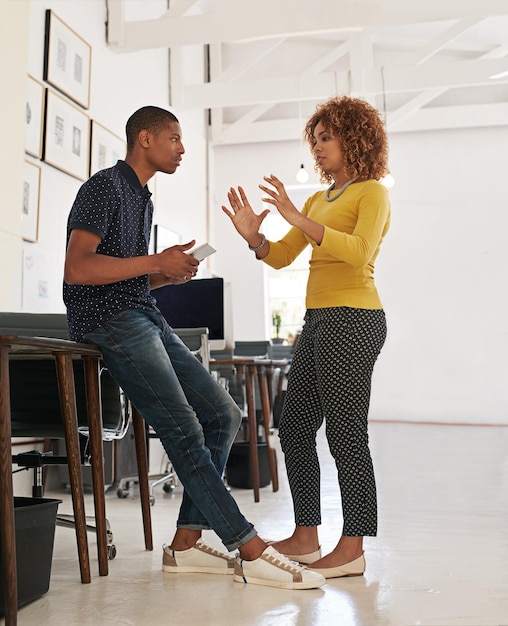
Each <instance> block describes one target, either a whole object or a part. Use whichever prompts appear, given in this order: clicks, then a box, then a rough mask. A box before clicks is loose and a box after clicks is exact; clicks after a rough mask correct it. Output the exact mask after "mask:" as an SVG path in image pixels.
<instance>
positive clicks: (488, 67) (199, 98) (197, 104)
mask: <svg viewBox="0 0 508 626" xmlns="http://www.w3.org/2000/svg"><path fill="white" fill-rule="evenodd" d="M504 70H506V60H505V59H502V58H501V59H497V58H496V59H478V60H474V61H460V62H456V63H441V64H440V65H439V71H436V68H435V66H432V65H429V64H424V65H419V66H417V67H414V66H411V65H404V66H400V65H389V66H386V67H383V68H372V69H369V68H367V69H365V70H363V71H362V76H361V78H362V80H361V89H359V88H357V85H355V77H354V76H353V81H352V85H351V75H350V73H349V72H345V71H344V72H327V73H323V74H315V75H306V79H305V81H304V87H302V82H301V80H300V77H299V76H298V75H294V76H282V77H281V76H279V77H276V78H271V77H270V78H265V79H261V80H257V81H252V82H244V83H242V84H241V85H240V86H239V85H238V84H230V83H228V84H224V83H205V84H192V85H186V86H184V91H185V99H184V101H185V104H186V106H187V107H189V108H201V109H211V108H214V107H230V106H245V105H254V104H256V105H257V104H260V103H281V102H298V101H300V100H314V99H322V98H328V97H329V96H330V95H331V94H333V93H338V94H340V93H350V91H351V90H352V91H353V92H354V93H355V95H357V96H362V95H363V96H372V95H381V94H389V93H410V92H420V91H422V90H424V89H437V88H441V89H452V88H457V87H473V86H476V87H477V86H492V85H493V84H494V83H493V81H492V80H491V79H490V78H489V76H492V75H493V74H496V73H500V72H502V71H504ZM500 83H508V77H505V78H502V79H499V80H498V81H496V84H500Z"/></svg>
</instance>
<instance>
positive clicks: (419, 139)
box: [213, 128, 508, 424]
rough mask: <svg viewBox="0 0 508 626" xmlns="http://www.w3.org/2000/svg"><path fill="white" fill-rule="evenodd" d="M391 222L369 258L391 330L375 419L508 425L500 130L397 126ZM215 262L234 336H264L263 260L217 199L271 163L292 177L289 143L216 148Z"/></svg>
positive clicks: (507, 144) (251, 186) (506, 149)
mask: <svg viewBox="0 0 508 626" xmlns="http://www.w3.org/2000/svg"><path fill="white" fill-rule="evenodd" d="M390 146H391V152H390V154H391V158H390V164H391V170H392V172H393V174H394V176H395V178H396V185H395V187H393V188H392V190H391V192H390V196H391V200H392V209H393V216H392V227H391V230H390V232H389V234H388V236H387V238H386V240H385V242H384V245H383V248H382V250H381V253H380V256H379V259H378V263H377V272H376V273H377V277H376V280H377V285H378V288H379V291H380V294H381V297H382V300H383V303H384V306H385V309H386V313H387V317H388V325H389V336H388V340H387V343H386V345H385V347H384V350H383V352H382V355H381V357H380V359H379V362H378V364H377V367H376V371H375V377H374V387H373V402H372V411H371V416H372V418H373V419H396V420H399V419H401V420H410V421H419V420H423V421H446V422H452V423H460V422H466V423H474V422H479V423H496V424H506V423H508V366H507V358H506V355H507V354H508V333H507V331H506V322H505V316H506V308H507V304H508V289H507V286H506V285H507V281H506V278H505V268H504V265H505V246H506V233H507V231H508V211H507V209H508V207H507V201H506V197H505V193H504V186H505V185H504V178H505V176H506V172H507V171H508V128H488V129H469V130H455V131H447V132H426V133H415V134H404V135H398V134H393V135H392V136H391V138H390ZM215 158H216V162H215V175H214V180H215V197H214V202H213V210H214V212H215V214H216V219H217V220H219V219H222V220H223V222H224V225H223V228H222V229H217V239H216V243H217V246H218V250H219V254H218V255H217V256H218V259H217V261H218V267H219V269H220V273H221V274H223V275H224V276H225V277H227V278H229V279H230V280H231V281H232V283H233V288H234V299H235V300H234V301H235V308H234V314H235V332H236V335H237V338H238V339H259V338H262V337H264V335H263V333H264V326H263V325H262V316H263V303H262V286H261V285H260V282H261V280H262V274H263V272H262V264H261V263H259V262H256V261H255V260H254V258H253V254H252V253H251V252H249V251H248V250H247V249H246V246H245V244H244V243H243V241H242V240H241V239H240V238H239V237H238V236H237V235H236V232H235V231H234V229H233V227H232V225H231V224H230V223H229V220H228V218H226V216H223V215H220V211H221V210H220V204H221V203H224V202H225V201H226V199H227V198H226V193H227V189H228V188H229V187H230V186H231V185H238V184H241V185H243V186H244V187H245V189H246V191H247V193H248V195H249V197H250V198H251V200H252V204H253V206H254V207H255V210H259V209H261V208H263V207H262V203H261V200H260V199H261V197H262V194H261V191H260V190H258V189H257V185H258V184H259V183H260V182H261V180H262V176H263V175H264V174H267V173H271V172H273V173H274V174H276V175H278V176H279V177H280V178H281V179H282V180H283V181H285V182H287V183H290V184H294V172H295V168H296V166H297V163H298V162H299V148H298V145H297V144H296V143H294V144H289V143H287V144H270V145H266V144H263V145H253V146H228V147H219V148H217V149H216V150H215Z"/></svg>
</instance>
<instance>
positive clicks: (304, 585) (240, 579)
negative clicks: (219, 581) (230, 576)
mask: <svg viewBox="0 0 508 626" xmlns="http://www.w3.org/2000/svg"><path fill="white" fill-rule="evenodd" d="M234 581H235V582H236V583H243V584H251V585H263V586H265V587H276V588H277V589H318V588H319V587H321V586H322V585H324V584H325V582H326V581H325V580H323V582H320V583H316V582H315V581H314V582H312V581H307V582H305V581H302V582H301V583H285V582H282V581H280V580H266V579H264V578H251V577H249V578H247V577H245V576H238V574H235V575H234Z"/></svg>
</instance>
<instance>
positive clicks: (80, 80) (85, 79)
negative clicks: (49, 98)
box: [43, 9, 92, 109]
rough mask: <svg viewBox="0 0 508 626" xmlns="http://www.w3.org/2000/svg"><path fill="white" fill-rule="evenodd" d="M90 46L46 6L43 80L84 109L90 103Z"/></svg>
mask: <svg viewBox="0 0 508 626" xmlns="http://www.w3.org/2000/svg"><path fill="white" fill-rule="evenodd" d="M91 69H92V46H91V45H90V44H89V43H87V42H86V41H85V40H84V39H83V38H82V37H81V36H80V35H78V34H77V33H76V32H75V31H74V30H73V29H72V28H71V27H70V26H68V25H67V24H66V23H65V22H64V21H63V20H61V19H60V18H59V17H58V16H57V15H56V14H55V13H54V11H52V10H51V9H47V10H46V25H45V32H44V76H43V78H44V80H45V81H46V82H48V83H49V84H50V85H52V86H53V87H55V89H58V91H61V92H62V93H64V94H65V95H66V96H67V97H68V98H70V99H71V100H73V101H74V102H76V103H77V104H79V105H80V106H82V107H83V108H85V109H88V108H89V106H90V79H91Z"/></svg>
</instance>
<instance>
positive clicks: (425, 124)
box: [213, 102, 508, 145]
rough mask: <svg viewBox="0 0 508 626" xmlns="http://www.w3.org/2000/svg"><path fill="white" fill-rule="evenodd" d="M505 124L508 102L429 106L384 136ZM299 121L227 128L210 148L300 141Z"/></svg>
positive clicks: (268, 122) (257, 123) (389, 127)
mask: <svg viewBox="0 0 508 626" xmlns="http://www.w3.org/2000/svg"><path fill="white" fill-rule="evenodd" d="M506 125H508V103H505V102H502V103H498V104H481V105H461V106H453V107H429V108H422V109H418V110H416V111H414V113H413V114H412V115H411V116H408V117H407V118H405V119H403V120H400V121H399V122H397V124H396V125H394V126H393V127H392V126H391V125H390V121H389V118H388V121H387V130H388V133H393V134H396V133H404V132H419V131H429V130H446V129H457V128H486V127H492V126H506ZM301 135H302V124H301V120H299V119H297V118H294V119H286V120H262V121H258V122H254V123H253V124H251V125H250V126H248V127H242V128H235V129H234V130H233V128H232V129H231V131H230V132H229V127H228V125H225V127H224V133H223V135H222V136H221V138H220V139H218V140H217V141H214V142H213V145H230V144H231V145H233V144H249V143H262V142H280V141H301Z"/></svg>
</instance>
